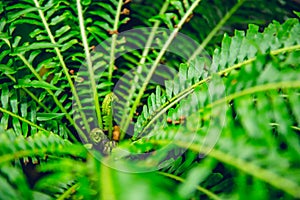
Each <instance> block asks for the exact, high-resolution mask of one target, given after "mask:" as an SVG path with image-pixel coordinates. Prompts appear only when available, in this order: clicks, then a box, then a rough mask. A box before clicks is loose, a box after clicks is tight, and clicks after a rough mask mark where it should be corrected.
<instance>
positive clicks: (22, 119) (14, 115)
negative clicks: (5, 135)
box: [0, 107, 51, 134]
mask: <svg viewBox="0 0 300 200" xmlns="http://www.w3.org/2000/svg"><path fill="white" fill-rule="evenodd" d="M0 111H1V112H3V113H6V114H8V115H10V116H12V117H14V118H17V119H19V120H20V121H22V122H24V123H26V124H28V125H30V126H32V127H35V128H37V129H38V130H41V131H44V132H46V133H47V134H51V132H50V131H47V130H46V129H44V128H42V127H40V126H38V125H36V124H35V123H33V122H31V121H29V120H27V119H25V118H23V117H20V116H19V115H17V114H15V113H13V112H10V111H8V110H6V109H4V108H2V107H0Z"/></svg>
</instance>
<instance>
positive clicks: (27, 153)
mask: <svg viewBox="0 0 300 200" xmlns="http://www.w3.org/2000/svg"><path fill="white" fill-rule="evenodd" d="M76 147H79V146H76ZM50 153H52V154H60V155H62V154H67V155H73V156H77V157H79V158H81V156H79V154H78V153H79V152H74V153H73V152H72V153H70V149H68V148H67V149H64V148H63V147H62V146H60V147H59V148H57V147H56V148H55V147H53V146H52V145H51V144H50V146H49V147H48V148H47V147H43V148H38V147H36V148H34V149H30V150H20V151H16V152H13V153H10V154H4V155H1V156H0V164H2V163H6V162H9V161H12V160H15V159H19V158H24V157H34V156H45V155H46V154H50ZM75 154H76V155H75Z"/></svg>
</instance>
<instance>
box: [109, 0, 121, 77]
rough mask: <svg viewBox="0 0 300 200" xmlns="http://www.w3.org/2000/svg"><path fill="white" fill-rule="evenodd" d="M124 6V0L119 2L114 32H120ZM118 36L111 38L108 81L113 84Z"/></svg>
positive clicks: (114, 35)
mask: <svg viewBox="0 0 300 200" xmlns="http://www.w3.org/2000/svg"><path fill="white" fill-rule="evenodd" d="M122 5H123V0H119V3H118V7H117V12H116V15H115V17H116V18H115V22H114V28H113V29H114V30H113V32H116V31H118V27H119V20H120V15H121V8H122ZM117 36H118V35H117V33H113V35H112V38H111V47H110V58H109V69H108V81H109V82H112V74H113V70H114V67H115V49H116V44H117Z"/></svg>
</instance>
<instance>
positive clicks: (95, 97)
mask: <svg viewBox="0 0 300 200" xmlns="http://www.w3.org/2000/svg"><path fill="white" fill-rule="evenodd" d="M77 11H78V19H79V27H80V32H81V38H82V43H83V46H84V51H85V56H86V61H87V65H88V72H89V77H90V82H91V87H92V93H93V100H94V104H95V109H96V110H95V111H96V115H97V120H98V125H99V128H100V129H103V124H102V115H101V108H100V104H99V98H98V92H97V87H96V82H95V81H96V80H95V76H94V70H93V63H92V59H91V55H90V51H89V46H88V41H87V37H86V32H85V26H84V19H83V14H82V7H81V3H80V0H77ZM88 132H89V130H88Z"/></svg>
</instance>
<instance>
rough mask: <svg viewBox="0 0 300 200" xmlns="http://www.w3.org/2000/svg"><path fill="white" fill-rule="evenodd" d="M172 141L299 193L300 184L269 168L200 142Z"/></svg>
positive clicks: (291, 192)
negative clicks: (207, 146)
mask: <svg viewBox="0 0 300 200" xmlns="http://www.w3.org/2000/svg"><path fill="white" fill-rule="evenodd" d="M153 143H155V144H159V145H165V144H169V143H170V141H169V140H156V141H153ZM173 143H174V144H176V145H178V146H180V147H183V148H187V149H190V150H192V151H195V152H198V153H207V152H208V151H209V153H208V154H207V156H210V157H212V158H215V159H217V160H218V161H220V162H222V163H226V164H228V165H231V166H233V167H235V168H237V169H239V170H241V171H243V172H245V173H246V174H249V175H251V176H254V177H256V178H258V179H260V180H263V181H264V182H266V183H268V184H270V185H272V186H274V187H276V188H278V189H280V190H283V191H285V192H286V193H288V194H290V195H292V196H294V197H296V198H299V197H300V193H299V191H300V186H299V185H298V184H297V183H295V182H293V181H291V180H289V179H287V178H285V177H283V176H280V175H277V174H275V173H273V172H272V171H270V170H266V169H263V168H261V167H259V166H257V165H255V164H254V163H251V162H247V161H245V160H242V159H240V158H236V157H233V156H231V155H229V154H228V153H226V152H222V151H221V150H217V149H210V148H208V149H206V147H205V146H202V145H200V144H190V143H185V142H182V141H173Z"/></svg>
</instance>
